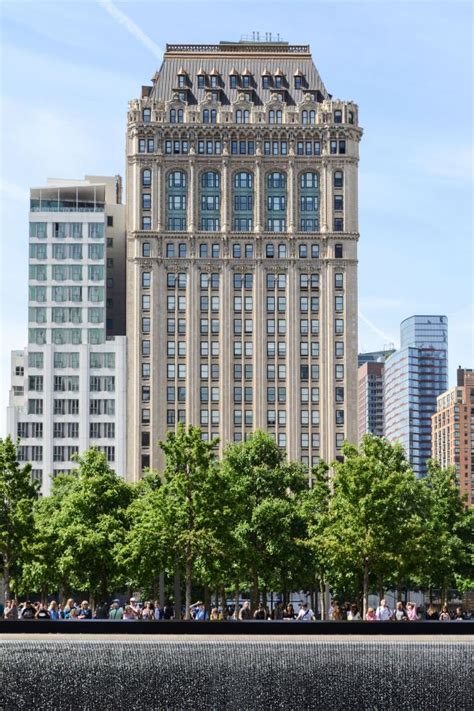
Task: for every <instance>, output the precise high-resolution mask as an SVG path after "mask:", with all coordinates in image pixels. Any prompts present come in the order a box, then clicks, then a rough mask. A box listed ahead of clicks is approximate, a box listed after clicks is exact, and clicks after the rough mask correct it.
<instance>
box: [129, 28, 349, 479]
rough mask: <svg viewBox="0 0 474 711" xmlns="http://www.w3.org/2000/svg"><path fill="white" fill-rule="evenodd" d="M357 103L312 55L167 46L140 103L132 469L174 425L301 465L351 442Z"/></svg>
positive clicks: (133, 181)
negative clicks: (272, 443)
mask: <svg viewBox="0 0 474 711" xmlns="http://www.w3.org/2000/svg"><path fill="white" fill-rule="evenodd" d="M358 124H359V120H358V108H357V106H356V105H355V104H354V103H352V102H343V101H339V100H334V99H332V97H331V95H330V94H328V92H327V90H326V88H325V86H324V84H323V82H322V80H321V78H320V76H319V74H318V72H317V70H316V67H315V66H314V64H313V61H312V57H311V53H310V49H309V47H308V46H306V45H297V46H295V45H288V44H287V43H286V42H247V41H241V42H221V43H220V44H218V45H168V46H167V48H166V52H165V55H164V61H163V64H162V67H161V69H160V71H159V72H158V73H157V74H156V75H155V76H154V78H153V85H152V86H149V87H148V86H146V87H143V89H142V96H141V98H140V99H137V100H133V101H131V102H130V105H129V113H128V138H127V215H128V217H127V233H128V278H127V285H128V288H127V294H128V301H127V332H128V336H129V340H128V342H129V351H128V353H129V358H128V364H129V376H130V377H129V391H128V422H129V458H128V465H129V473H130V476H131V477H132V478H134V479H136V478H138V477H139V476H140V475H141V471H142V469H143V468H144V467H147V466H149V465H151V466H152V467H158V468H159V467H161V466H162V458H161V455H160V452H159V450H158V448H157V447H156V442H157V440H159V439H160V438H163V437H164V436H165V434H166V431H167V430H170V429H174V428H175V427H176V424H177V423H178V422H180V421H183V422H184V421H185V422H186V423H188V424H191V423H192V424H195V425H200V426H201V427H202V428H203V431H204V436H205V437H212V436H214V435H218V436H219V437H220V439H221V448H222V447H223V446H224V444H225V443H226V442H228V441H240V440H242V439H244V438H245V437H246V436H247V435H248V434H249V433H250V432H252V431H253V430H255V429H257V428H262V429H264V430H268V431H269V432H270V433H272V435H273V436H274V437H275V439H276V441H277V442H278V444H279V445H281V446H282V447H285V448H286V449H287V452H288V456H289V457H291V458H292V459H300V460H301V461H303V462H304V463H305V464H315V463H316V462H317V461H318V459H319V457H324V458H325V459H328V460H331V459H333V458H334V457H335V456H340V454H341V446H342V443H343V441H344V439H347V438H348V439H349V440H352V441H355V440H356V437H357V424H356V423H357V417H356V408H357V241H358V237H359V235H358V210H357V171H358V153H359V146H358V144H359V141H360V138H361V133H362V132H361V129H360V128H359V125H358Z"/></svg>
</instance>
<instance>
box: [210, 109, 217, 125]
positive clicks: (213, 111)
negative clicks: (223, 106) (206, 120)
mask: <svg viewBox="0 0 474 711" xmlns="http://www.w3.org/2000/svg"><path fill="white" fill-rule="evenodd" d="M211 123H217V110H216V109H211Z"/></svg>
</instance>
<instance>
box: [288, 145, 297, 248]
mask: <svg viewBox="0 0 474 711" xmlns="http://www.w3.org/2000/svg"><path fill="white" fill-rule="evenodd" d="M287 185H288V187H287V195H288V210H287V220H288V222H287V232H288V234H289V235H293V233H294V231H295V228H294V225H295V202H296V200H295V196H296V194H297V188H296V186H295V159H294V157H293V156H290V158H289V159H288V183H287Z"/></svg>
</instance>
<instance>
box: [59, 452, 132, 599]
mask: <svg viewBox="0 0 474 711" xmlns="http://www.w3.org/2000/svg"><path fill="white" fill-rule="evenodd" d="M76 461H77V464H78V468H77V470H74V471H73V472H72V473H71V474H69V475H60V476H59V477H57V478H56V479H55V480H54V481H53V486H52V494H51V498H52V500H53V512H52V515H53V518H52V528H53V531H54V533H55V535H56V549H57V552H58V553H57V556H58V557H57V566H58V574H59V576H60V578H61V579H64V580H67V581H68V584H69V585H70V586H71V587H72V588H75V589H78V590H89V592H90V594H91V595H92V597H93V600H96V599H97V597H99V596H100V597H101V598H102V599H105V598H106V597H107V595H108V593H109V591H110V590H111V589H113V588H114V587H115V586H116V585H118V584H120V582H121V581H122V580H123V576H121V571H120V568H119V565H118V551H119V550H120V548H121V547H122V546H123V544H124V541H125V533H126V528H127V507H128V506H129V504H130V501H131V499H132V489H131V487H130V486H129V485H128V484H126V483H125V482H124V481H123V479H121V478H120V477H119V476H117V474H116V473H115V472H114V471H113V470H112V469H111V468H110V467H109V465H108V463H107V460H106V458H105V455H104V454H102V453H101V452H99V451H98V450H97V449H94V448H92V449H89V450H88V451H86V452H84V454H83V455H82V456H80V457H77V460H76ZM55 503H56V504H57V505H56V506H55Z"/></svg>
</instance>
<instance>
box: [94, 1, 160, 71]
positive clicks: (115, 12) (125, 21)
mask: <svg viewBox="0 0 474 711" xmlns="http://www.w3.org/2000/svg"><path fill="white" fill-rule="evenodd" d="M97 2H98V3H99V5H102V7H103V8H104V10H106V11H107V12H108V13H109V15H110V16H111V17H113V18H114V20H116V22H118V23H119V25H123V27H125V29H126V30H127V31H128V32H130V34H131V35H133V36H134V37H135V39H137V40H138V41H139V42H140V44H142V45H143V46H144V47H146V48H147V49H149V50H150V52H152V53H153V54H154V55H155V57H158V58H159V59H160V60H161V59H163V50H162V49H161V47H159V46H158V45H157V44H156V43H155V42H153V40H152V39H151V37H148V35H146V34H145V33H144V32H143V30H141V29H140V28H139V27H138V25H136V24H135V22H134V21H133V20H131V19H130V17H129V16H128V15H126V14H125V13H124V12H122V10H119V8H118V7H117V6H116V5H114V3H113V2H112V0H97Z"/></svg>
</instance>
